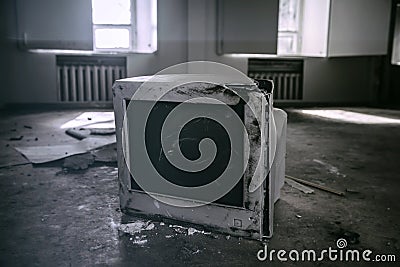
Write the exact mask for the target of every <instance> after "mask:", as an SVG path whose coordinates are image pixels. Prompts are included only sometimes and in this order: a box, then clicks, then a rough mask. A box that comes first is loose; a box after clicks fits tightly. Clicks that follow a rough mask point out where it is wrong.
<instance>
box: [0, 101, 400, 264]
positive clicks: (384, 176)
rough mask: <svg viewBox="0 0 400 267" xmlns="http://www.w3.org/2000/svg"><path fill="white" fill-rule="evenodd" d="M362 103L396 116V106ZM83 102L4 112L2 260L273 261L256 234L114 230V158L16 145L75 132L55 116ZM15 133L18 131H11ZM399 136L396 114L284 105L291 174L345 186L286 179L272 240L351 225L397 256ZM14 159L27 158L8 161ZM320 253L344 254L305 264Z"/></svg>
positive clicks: (290, 241)
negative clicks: (331, 114) (27, 152)
mask: <svg viewBox="0 0 400 267" xmlns="http://www.w3.org/2000/svg"><path fill="white" fill-rule="evenodd" d="M361 111H362V112H364V113H371V114H378V115H384V116H387V117H392V118H400V112H389V111H382V110H370V109H368V110H366V109H363V110H361ZM80 112H81V111H63V112H60V111H54V112H28V111H27V112H23V111H19V112H3V113H2V116H1V120H0V147H1V152H0V166H2V167H1V168H0V196H1V198H2V199H1V201H0V265H1V266H28V265H29V266H55V265H58V266H82V265H85V266H87V265H96V264H99V265H116V266H120V265H129V266H155V265H166V266H168V265H175V266H176V265H187V264H192V265H218V266H239V265H257V264H261V265H267V264H268V263H267V262H260V261H258V259H257V257H256V254H257V251H258V250H259V249H261V248H263V244H262V243H261V242H258V241H251V240H245V239H240V238H236V237H229V236H225V235H222V234H215V233H210V234H202V233H194V234H190V235H189V234H188V229H185V228H179V227H176V226H175V227H170V225H168V224H164V225H163V224H160V223H159V222H145V226H147V227H148V226H149V225H150V224H151V223H153V225H154V228H153V229H151V228H152V227H153V226H152V225H151V227H148V230H143V231H141V232H140V233H137V234H135V235H134V236H130V235H129V234H126V233H123V232H121V231H118V227H119V224H120V223H121V219H125V218H122V217H121V213H120V212H119V204H118V189H117V170H116V168H115V167H116V164H115V162H113V160H112V159H101V160H96V161H95V162H94V163H93V165H92V166H91V167H90V168H88V169H86V170H69V169H65V168H63V167H62V165H63V164H65V163H64V161H63V160H59V161H56V162H54V163H51V164H45V165H37V166H32V165H31V164H26V160H25V159H24V157H22V156H21V155H20V154H19V153H18V152H17V151H15V150H14V149H13V147H14V146H18V145H21V144H23V145H39V144H40V145H45V144H56V143H58V144H60V143H67V142H70V141H73V140H74V139H73V138H71V137H69V136H66V135H65V134H64V130H62V129H59V128H58V127H59V125H61V124H62V123H64V122H66V121H68V120H69V119H72V118H74V117H76V116H77V115H78V114H79V113H80ZM20 136H23V138H22V140H15V141H11V140H10V138H13V137H14V138H15V137H17V139H18V137H20ZM399 137H400V124H392V125H388V124H384V125H371V124H353V123H343V122H337V121H332V120H327V119H321V118H317V117H312V116H309V115H304V114H300V113H297V112H294V111H293V110H289V124H288V142H287V174H289V175H292V176H295V177H298V178H303V179H307V180H309V181H313V182H317V183H320V184H323V185H326V186H329V187H331V188H335V189H338V190H341V191H344V192H346V190H347V192H346V195H345V196H344V197H341V196H336V195H333V194H330V193H327V192H323V191H320V190H317V189H316V190H315V192H314V194H304V193H303V192H301V191H299V190H297V189H295V188H292V187H290V186H289V185H287V184H285V186H284V188H283V191H282V197H281V199H280V200H279V201H278V203H277V204H276V207H275V233H274V237H273V238H272V239H271V240H270V241H269V242H268V248H269V249H276V250H277V249H285V250H288V251H289V250H292V249H298V250H302V249H316V250H322V249H327V248H328V247H329V246H331V247H334V248H335V247H336V240H337V239H338V238H341V237H344V238H346V239H347V241H348V248H352V249H359V250H362V249H370V250H372V251H373V253H374V254H379V253H380V254H395V255H396V257H397V260H398V261H399V260H400V194H399V192H400V177H399V158H400V157H399V156H400V142H399ZM108 149H109V150H113V147H109V148H108ZM100 154H101V153H100ZM99 158H101V157H97V159H99ZM9 163H13V164H22V165H20V166H13V167H5V166H4V165H8V164H9ZM64 166H65V165H64ZM128 220H132V218H128ZM274 263H275V264H277V263H278V262H277V261H275V262H274ZM322 264H323V265H324V266H325V265H327V266H336V265H343V263H341V262H325V263H321V262H314V263H312V264H310V265H322ZM294 265H296V264H295V263H288V262H287V263H286V266H294ZM303 265H304V263H303ZM351 265H356V264H355V263H352V264H351ZM361 265H362V263H360V264H359V266H361ZM386 265H389V263H386ZM390 266H396V263H392V264H391V265H390Z"/></svg>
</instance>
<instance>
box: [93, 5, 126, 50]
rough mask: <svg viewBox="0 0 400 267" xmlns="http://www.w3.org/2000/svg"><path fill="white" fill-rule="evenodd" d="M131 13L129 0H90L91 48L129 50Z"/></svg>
mask: <svg viewBox="0 0 400 267" xmlns="http://www.w3.org/2000/svg"><path fill="white" fill-rule="evenodd" d="M132 13H133V12H132V5H131V1H130V0H92V22H93V50H95V51H99V50H100V51H124V50H126V51H131V50H132V47H133V43H132V40H133V38H132V37H133V34H132V32H133V24H132V20H133V19H132Z"/></svg>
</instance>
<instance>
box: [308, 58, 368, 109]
mask: <svg viewBox="0 0 400 267" xmlns="http://www.w3.org/2000/svg"><path fill="white" fill-rule="evenodd" d="M374 64H375V59H374V58H372V57H343V58H308V59H305V61H304V84H303V88H304V95H303V100H304V101H306V102H337V103H346V102H348V103H368V102H371V101H373V100H375V98H376V92H375V90H376V89H375V87H374V81H375V79H376V75H375V73H374V71H373V67H374Z"/></svg>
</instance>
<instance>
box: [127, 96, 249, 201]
mask: <svg viewBox="0 0 400 267" xmlns="http://www.w3.org/2000/svg"><path fill="white" fill-rule="evenodd" d="M128 104H129V101H127V105H128ZM180 104H181V108H182V112H185V110H190V109H193V105H196V108H197V109H204V110H206V111H207V112H208V113H211V114H212V113H215V114H216V113H221V112H225V113H226V110H224V109H221V107H220V105H218V104H207V103H195V104H194V103H187V104H182V103H179V102H168V101H160V102H157V103H155V104H154V102H151V101H145V100H135V103H134V108H130V109H129V110H130V111H129V112H128V113H127V119H128V121H129V124H130V125H133V126H132V127H130V133H129V144H130V145H129V147H130V151H129V153H130V155H131V157H132V158H133V159H132V160H134V158H135V143H136V142H138V141H139V140H140V139H139V138H140V136H142V135H143V133H141V132H140V131H139V130H137V129H136V128H135V127H134V125H135V124H136V123H140V121H141V120H143V118H142V116H141V112H140V110H142V109H144V108H148V107H149V106H150V107H151V105H154V106H153V108H152V110H151V112H150V114H149V117H148V118H147V121H146V130H145V140H146V141H145V144H146V149H147V154H148V156H149V158H150V160H151V162H152V164H153V166H154V167H155V169H156V171H157V172H158V173H159V174H160V175H162V177H164V178H165V179H167V180H168V181H169V182H171V183H174V184H176V185H180V186H186V187H196V186H202V185H206V184H209V183H210V182H212V181H214V180H216V179H217V178H218V177H219V176H220V175H221V174H222V173H223V172H224V170H225V169H226V168H227V166H228V163H229V159H230V153H231V152H232V153H237V154H239V155H241V161H240V162H241V163H242V165H240V164H234V165H233V166H232V167H233V168H236V169H237V172H238V173H239V172H240V171H241V170H242V169H243V165H244V163H243V162H244V160H243V149H244V148H243V143H240V144H235V150H236V151H231V142H230V138H229V136H228V134H227V132H226V130H225V129H224V127H223V126H222V125H220V124H219V123H218V122H216V121H215V120H212V119H210V118H205V117H199V118H195V119H193V120H191V121H189V122H188V123H187V124H185V126H184V127H183V128H182V130H181V132H180V134H179V147H180V149H181V151H182V154H183V155H184V156H185V157H186V158H187V159H189V160H196V159H198V158H199V157H200V151H199V149H198V146H199V143H200V141H201V140H203V139H204V138H211V139H212V140H213V141H214V143H215V145H216V148H217V153H216V156H215V158H214V160H213V161H212V163H211V164H210V165H209V166H208V167H207V168H206V169H204V170H202V171H198V172H188V171H184V170H181V169H178V168H176V167H175V166H174V165H172V164H171V163H170V162H169V160H168V159H167V157H166V156H165V153H166V151H164V150H163V149H162V145H161V128H162V127H163V123H164V121H165V119H166V118H167V116H168V114H169V113H170V112H171V111H172V110H174V109H175V108H176V107H177V106H178V105H180ZM229 107H230V108H231V109H232V110H233V111H234V112H235V113H236V114H237V115H238V116H239V118H240V119H241V120H242V121H243V120H244V102H242V101H241V102H239V103H238V104H237V105H230V106H229ZM219 115H222V116H224V115H227V116H228V115H229V114H219ZM174 116H175V117H174V118H175V119H176V120H179V119H180V118H179V114H174ZM228 123H229V121H228ZM175 130H176V129H175ZM238 131H240V129H238ZM239 134H242V139H243V138H244V136H243V133H239ZM166 135H168V133H166ZM243 187H244V184H243V177H242V178H241V179H240V180H239V182H238V183H237V184H236V185H235V186H234V187H233V189H232V190H230V191H229V192H228V193H227V194H225V195H224V196H223V197H221V198H220V199H218V200H216V201H215V202H216V203H218V204H223V205H230V206H235V207H243V205H244V203H243V202H244V201H243V194H244V192H243V190H244V188H243ZM131 189H133V190H140V191H142V188H141V187H140V186H139V185H138V184H137V183H136V181H135V179H134V178H133V176H132V175H131ZM152 192H153V193H160V194H166V195H168V192H164V191H163V188H154V189H153V190H152ZM174 197H180V196H179V195H175V196H174Z"/></svg>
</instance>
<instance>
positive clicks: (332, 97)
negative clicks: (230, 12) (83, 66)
mask: <svg viewBox="0 0 400 267" xmlns="http://www.w3.org/2000/svg"><path fill="white" fill-rule="evenodd" d="M0 2H1V5H2V6H1V7H2V8H1V11H0V12H1V14H0V20H1V23H0V24H1V26H0V27H1V28H0V29H2V32H1V37H2V43H1V49H0V56H1V59H2V60H1V62H0V65H1V68H2V75H0V77H1V84H2V86H1V89H0V104H1V103H14V102H20V103H21V102H22V103H24V102H30V103H32V102H33V103H43V102H56V101H57V90H56V62H55V55H51V54H32V53H28V52H26V51H22V50H19V49H18V48H17V47H16V43H15V42H14V37H15V6H14V1H13V0H3V1H0ZM215 25H216V2H215V0H195V1H193V0H168V1H164V0H159V6H158V29H159V31H158V33H159V38H158V39H159V41H158V51H157V52H156V53H155V54H134V55H130V56H128V57H127V64H128V75H129V76H136V75H149V74H154V73H156V72H157V71H159V70H161V69H163V68H165V67H168V66H171V65H173V64H177V63H181V62H186V61H188V60H210V61H216V62H221V63H224V64H228V65H230V66H232V67H235V68H237V69H239V70H241V71H242V72H244V73H246V72H247V59H246V58H234V57H229V56H221V55H218V54H217V53H216V26H215ZM4 37H5V38H4ZM374 60H375V59H374V58H372V57H354V58H353V57H347V58H331V59H321V58H308V59H305V65H304V68H305V69H304V71H305V79H304V101H306V102H332V103H334V102H342V103H343V102H348V103H350V102H351V103H356V102H357V103H368V102H370V100H371V99H374V96H375V94H376V92H375V86H374V83H375V82H376V81H375V74H374V72H373V69H374V67H375V65H376V64H375V61H374ZM3 74H4V75H3Z"/></svg>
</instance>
